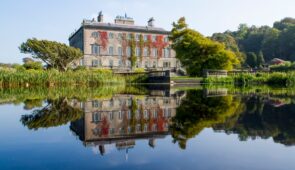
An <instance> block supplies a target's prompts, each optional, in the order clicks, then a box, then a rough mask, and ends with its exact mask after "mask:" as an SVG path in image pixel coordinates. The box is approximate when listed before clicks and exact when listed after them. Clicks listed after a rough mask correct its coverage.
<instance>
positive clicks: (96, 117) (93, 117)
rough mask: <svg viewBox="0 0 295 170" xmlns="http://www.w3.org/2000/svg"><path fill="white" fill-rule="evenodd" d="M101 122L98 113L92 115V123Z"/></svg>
mask: <svg viewBox="0 0 295 170" xmlns="http://www.w3.org/2000/svg"><path fill="white" fill-rule="evenodd" d="M100 120H101V115H100V113H98V112H95V113H93V114H92V121H93V122H95V123H96V122H99V121H100Z"/></svg>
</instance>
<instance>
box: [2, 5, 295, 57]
mask: <svg viewBox="0 0 295 170" xmlns="http://www.w3.org/2000/svg"><path fill="white" fill-rule="evenodd" d="M294 7H295V1H294V0H79V1H78V0H1V3H0V22H1V31H0V38H1V40H2V41H1V42H2V43H1V46H0V62H2V63H21V62H22V58H23V57H25V55H24V54H21V53H20V52H19V50H18V46H19V45H20V44H21V43H22V42H24V41H26V39H28V38H32V37H36V38H39V39H48V40H55V41H60V42H64V43H68V36H69V34H70V33H71V32H73V31H74V30H75V29H77V28H78V27H79V26H80V23H81V21H82V19H83V18H87V19H90V18H92V17H94V16H95V15H96V14H97V13H98V12H99V11H100V10H102V11H103V13H104V16H105V20H106V21H107V22H113V19H114V17H115V16H116V15H124V14H125V12H126V13H127V14H128V16H130V17H133V18H134V19H135V22H136V24H138V25H146V22H147V19H148V18H150V17H154V18H155V19H156V23H155V24H156V26H159V27H164V28H165V29H168V30H170V29H171V23H172V22H173V21H175V20H177V19H178V18H179V17H181V16H185V17H186V18H187V22H188V24H189V26H190V27H192V28H194V29H196V30H198V31H199V32H201V33H202V34H204V35H211V34H212V33H214V32H223V31H226V30H228V29H229V30H235V29H236V28H237V26H238V25H239V24H240V23H247V24H248V25H272V23H273V22H274V21H277V20H280V19H282V18H284V17H287V16H288V17H294V18H295V10H294Z"/></svg>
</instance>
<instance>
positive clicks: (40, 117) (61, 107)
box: [21, 98, 84, 130]
mask: <svg viewBox="0 0 295 170" xmlns="http://www.w3.org/2000/svg"><path fill="white" fill-rule="evenodd" d="M83 114H84V112H83V111H82V110H81V109H79V108H74V107H73V106H71V105H70V103H69V101H68V100H67V98H60V99H57V100H49V101H48V104H47V105H46V106H45V107H43V108H41V109H37V110H34V111H33V113H32V114H30V115H22V117H21V122H22V123H23V124H24V125H25V126H27V127H28V128H29V129H34V130H37V129H39V128H48V127H53V126H60V125H64V124H67V123H68V122H69V121H75V120H77V119H80V118H81V117H82V116H83Z"/></svg>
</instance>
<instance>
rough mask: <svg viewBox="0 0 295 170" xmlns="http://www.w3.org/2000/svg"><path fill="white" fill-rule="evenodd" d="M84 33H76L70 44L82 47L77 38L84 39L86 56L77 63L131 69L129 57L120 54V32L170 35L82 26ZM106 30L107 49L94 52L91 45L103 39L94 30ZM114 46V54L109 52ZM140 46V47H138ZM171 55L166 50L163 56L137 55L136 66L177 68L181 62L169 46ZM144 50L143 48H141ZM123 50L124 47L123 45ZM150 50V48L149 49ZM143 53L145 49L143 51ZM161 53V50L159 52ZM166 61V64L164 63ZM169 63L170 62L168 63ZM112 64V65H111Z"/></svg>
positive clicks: (99, 42) (97, 66)
mask: <svg viewBox="0 0 295 170" xmlns="http://www.w3.org/2000/svg"><path fill="white" fill-rule="evenodd" d="M81 30H83V34H82V35H81V34H80V33H77V34H76V35H74V36H73V37H72V38H71V40H70V45H71V46H75V47H80V46H81V45H80V44H79V45H77V44H78V43H76V42H79V43H80V42H81V41H78V40H77V39H80V38H82V39H83V45H82V47H81V49H83V52H84V57H83V59H82V60H81V61H77V62H75V64H76V65H85V66H87V67H95V68H112V69H131V63H130V58H129V57H126V58H124V57H122V56H119V55H118V48H119V47H122V41H121V40H120V38H119V34H124V33H125V34H126V35H128V34H130V33H134V34H138V35H139V34H141V35H142V36H145V35H151V36H157V35H163V36H164V39H165V38H166V37H167V36H168V35H164V34H152V33H139V32H138V33H137V32H127V31H112V30H101V29H94V28H91V29H90V28H82V29H81ZM99 31H104V32H107V34H108V42H107V46H106V48H105V49H103V48H100V52H99V54H98V55H94V54H92V50H91V45H92V44H97V45H101V41H100V38H99V37H97V38H96V37H93V36H92V33H93V32H99ZM110 32H111V33H112V34H113V38H110V37H109V33H110ZM110 46H112V47H113V55H110V54H109V47H110ZM138 48H139V47H138ZM169 49H170V50H169V51H170V55H169V56H168V57H165V55H164V51H163V52H162V56H158V57H154V56H152V54H148V55H149V56H141V57H137V62H136V66H135V68H145V69H158V70H167V69H175V68H179V67H180V64H179V62H178V60H177V59H176V58H175V55H176V54H175V52H174V51H173V50H172V49H171V48H170V47H169ZM141 50H143V49H141ZM122 51H124V50H123V47H122ZM148 51H150V50H148ZM141 53H142V54H143V51H141ZM158 54H159V52H158ZM94 61H95V62H98V65H93V62H94ZM165 62H166V64H164V63H165ZM168 63H169V64H168ZM111 65H112V67H111Z"/></svg>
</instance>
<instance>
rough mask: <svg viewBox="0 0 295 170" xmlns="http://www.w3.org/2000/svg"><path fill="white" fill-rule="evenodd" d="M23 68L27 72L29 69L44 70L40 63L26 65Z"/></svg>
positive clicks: (34, 62)
mask: <svg viewBox="0 0 295 170" xmlns="http://www.w3.org/2000/svg"><path fill="white" fill-rule="evenodd" d="M23 66H24V67H25V68H26V69H27V70H28V69H32V70H42V69H43V66H42V63H41V62H38V61H33V62H27V63H24V64H23Z"/></svg>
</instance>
